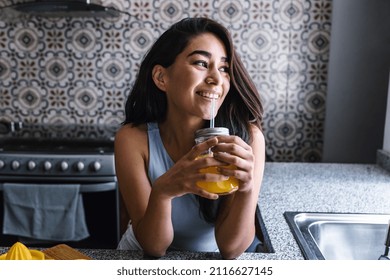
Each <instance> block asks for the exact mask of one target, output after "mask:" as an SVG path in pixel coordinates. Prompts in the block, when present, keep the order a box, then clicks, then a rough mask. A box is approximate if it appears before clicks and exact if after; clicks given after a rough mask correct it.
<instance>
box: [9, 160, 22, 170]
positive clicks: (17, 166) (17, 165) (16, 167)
mask: <svg viewBox="0 0 390 280" xmlns="http://www.w3.org/2000/svg"><path fill="white" fill-rule="evenodd" d="M19 167H20V162H19V161H17V160H14V161H12V162H11V168H12V169H13V170H17V169H19Z"/></svg>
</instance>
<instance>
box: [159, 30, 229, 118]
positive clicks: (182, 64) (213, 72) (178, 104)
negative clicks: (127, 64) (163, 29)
mask: <svg viewBox="0 0 390 280" xmlns="http://www.w3.org/2000/svg"><path fill="white" fill-rule="evenodd" d="M173 43H174V42H173ZM162 71H163V75H162V77H163V81H164V85H163V86H164V88H163V91H164V92H165V93H166V95H167V100H168V114H173V116H177V117H179V116H180V117H181V118H183V117H186V116H188V117H190V118H192V117H195V118H200V119H203V120H204V119H210V118H211V114H210V111H211V110H210V109H211V102H212V99H215V101H216V103H215V108H216V110H215V114H216V112H217V109H218V108H219V107H220V106H221V104H222V102H223V100H224V99H225V97H226V95H227V93H228V91H229V88H230V76H229V63H228V57H227V53H226V49H225V46H224V44H223V43H222V41H221V40H220V39H219V38H218V37H216V36H215V35H213V34H211V33H204V34H201V35H199V36H196V37H194V38H193V39H192V40H191V41H190V42H189V44H188V45H187V47H186V48H185V49H184V50H183V51H182V52H181V53H180V54H179V55H178V56H177V57H176V59H175V62H174V63H173V64H172V65H171V66H169V67H168V68H165V69H163V70H162Z"/></svg>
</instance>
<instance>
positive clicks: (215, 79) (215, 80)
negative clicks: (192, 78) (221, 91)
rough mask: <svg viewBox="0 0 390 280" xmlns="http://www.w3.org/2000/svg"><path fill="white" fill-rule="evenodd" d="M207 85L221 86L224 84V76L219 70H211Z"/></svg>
mask: <svg viewBox="0 0 390 280" xmlns="http://www.w3.org/2000/svg"><path fill="white" fill-rule="evenodd" d="M206 83H207V84H214V85H219V84H221V83H222V75H221V73H220V72H219V70H218V69H211V68H210V71H209V75H208V76H207V77H206Z"/></svg>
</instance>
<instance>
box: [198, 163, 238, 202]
mask: <svg viewBox="0 0 390 280" xmlns="http://www.w3.org/2000/svg"><path fill="white" fill-rule="evenodd" d="M227 168H229V169H235V168H236V167H235V166H232V165H229V166H228V167H227ZM199 172H200V173H213V174H219V172H218V171H217V167H215V166H210V167H207V168H203V169H200V170H199ZM196 184H197V185H198V187H200V188H202V189H204V190H206V191H208V192H211V193H216V194H219V195H222V194H228V193H231V192H233V191H235V190H237V189H238V185H239V184H238V180H237V179H236V178H235V177H229V178H228V179H227V180H224V181H219V182H206V181H199V182H196Z"/></svg>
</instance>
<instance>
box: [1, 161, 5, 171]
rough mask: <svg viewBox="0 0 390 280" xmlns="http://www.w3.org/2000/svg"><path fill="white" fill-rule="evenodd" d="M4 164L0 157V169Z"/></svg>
mask: <svg viewBox="0 0 390 280" xmlns="http://www.w3.org/2000/svg"><path fill="white" fill-rule="evenodd" d="M4 166H5V163H4V161H2V160H1V159H0V169H2V168H3V167H4Z"/></svg>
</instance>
